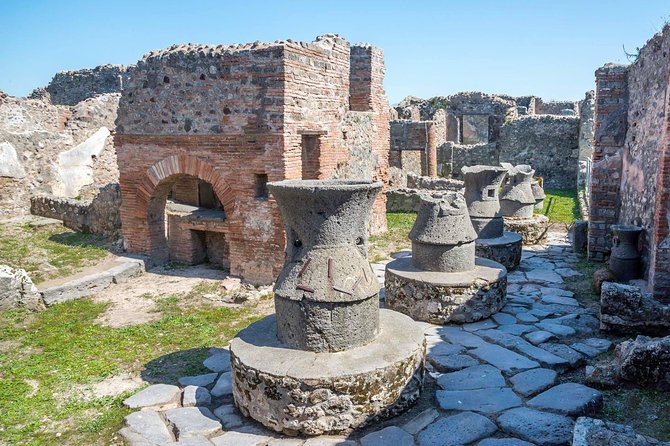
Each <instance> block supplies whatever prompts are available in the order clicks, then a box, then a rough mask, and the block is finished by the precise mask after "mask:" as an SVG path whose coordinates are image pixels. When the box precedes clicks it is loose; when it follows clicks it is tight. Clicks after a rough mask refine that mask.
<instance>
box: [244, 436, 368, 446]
mask: <svg viewBox="0 0 670 446" xmlns="http://www.w3.org/2000/svg"><path fill="white" fill-rule="evenodd" d="M231 446H232V445H231ZM303 446H357V443H356V442H355V441H354V440H347V439H346V438H344V437H330V436H321V437H316V438H308V439H307V441H306V442H305V444H304V445H303Z"/></svg>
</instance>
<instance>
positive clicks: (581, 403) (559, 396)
mask: <svg viewBox="0 0 670 446" xmlns="http://www.w3.org/2000/svg"><path fill="white" fill-rule="evenodd" d="M527 404H528V405H529V406H531V407H534V408H536V409H539V410H544V411H548V412H554V413H558V414H561V415H570V416H581V415H594V414H596V413H598V412H599V411H600V410H601V409H602V407H603V395H602V393H600V392H599V391H597V390H595V389H592V388H590V387H586V386H584V385H582V384H577V383H564V384H559V385H558V386H556V387H552V388H551V389H549V390H547V391H545V392H542V393H541V394H539V395H538V396H536V397H535V398H533V399H531V400H529V401H528V403H527Z"/></svg>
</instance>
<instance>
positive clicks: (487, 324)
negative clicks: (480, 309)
mask: <svg viewBox="0 0 670 446" xmlns="http://www.w3.org/2000/svg"><path fill="white" fill-rule="evenodd" d="M497 326H498V324H497V323H495V322H494V321H493V320H492V319H490V318H489V319H484V320H483V321H477V322H472V323H469V324H463V325H461V327H462V328H463V330H465V331H477V330H485V329H487V328H496V327H497Z"/></svg>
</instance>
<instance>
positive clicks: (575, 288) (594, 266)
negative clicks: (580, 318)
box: [565, 258, 603, 306]
mask: <svg viewBox="0 0 670 446" xmlns="http://www.w3.org/2000/svg"><path fill="white" fill-rule="evenodd" d="M574 267H575V269H576V270H577V271H579V272H580V273H582V274H583V276H575V277H567V278H565V287H566V288H567V289H568V290H570V291H572V292H573V293H575V297H576V298H577V299H578V300H579V301H580V302H581V303H582V304H584V305H587V306H593V305H594V304H597V303H598V302H599V301H600V296H599V295H598V294H597V293H596V291H595V290H594V289H593V273H594V272H595V271H596V270H598V269H600V268H602V267H603V264H602V263H594V262H589V261H588V260H586V259H585V258H581V259H580V260H579V262H577V263H575V265H574Z"/></svg>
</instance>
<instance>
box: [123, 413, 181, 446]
mask: <svg viewBox="0 0 670 446" xmlns="http://www.w3.org/2000/svg"><path fill="white" fill-rule="evenodd" d="M123 420H124V422H125V424H126V427H127V428H128V429H130V430H132V431H133V432H135V433H137V434H139V435H141V436H142V437H144V438H145V439H146V440H147V441H148V442H150V443H152V444H165V443H169V442H171V441H173V440H174V439H173V438H172V434H171V433H170V431H169V430H168V428H167V426H166V425H165V423H164V422H163V419H162V418H161V416H160V415H159V414H158V412H155V411H153V410H141V411H139V412H133V413H131V414H130V415H127V416H126V417H125V418H124V419H123Z"/></svg>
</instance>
